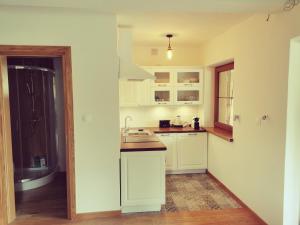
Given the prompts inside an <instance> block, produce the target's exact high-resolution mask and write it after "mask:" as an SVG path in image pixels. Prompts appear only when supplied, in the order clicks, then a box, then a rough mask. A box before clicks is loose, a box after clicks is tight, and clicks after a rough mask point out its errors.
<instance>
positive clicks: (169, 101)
mask: <svg viewBox="0 0 300 225" xmlns="http://www.w3.org/2000/svg"><path fill="white" fill-rule="evenodd" d="M144 69H145V70H147V71H148V72H149V73H151V74H153V76H154V77H155V80H145V81H130V80H120V81H119V94H120V95H119V98H120V106H121V107H135V106H151V105H197V104H202V103H203V81H204V78H203V70H202V69H199V68H198V69H197V68H181V67H180V68H179V67H144Z"/></svg>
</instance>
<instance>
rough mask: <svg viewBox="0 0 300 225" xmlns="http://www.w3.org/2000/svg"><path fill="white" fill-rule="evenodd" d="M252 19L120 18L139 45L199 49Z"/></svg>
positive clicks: (205, 16) (208, 16) (138, 15)
mask: <svg viewBox="0 0 300 225" xmlns="http://www.w3.org/2000/svg"><path fill="white" fill-rule="evenodd" d="M248 17H249V14H244V13H243V14H242V13H235V14H233V13H130V14H121V15H119V16H118V23H119V24H120V25H129V26H132V30H133V39H134V43H135V44H136V45H143V46H161V45H167V42H168V39H167V38H166V37H165V35H166V34H167V33H171V34H174V38H172V41H171V43H172V45H173V46H178V45H180V46H198V45H201V43H202V42H203V41H205V40H208V39H210V38H212V37H215V36H216V35H218V34H220V33H223V32H224V31H226V30H227V29H228V28H230V27H231V26H233V25H235V24H237V23H240V22H241V21H242V20H244V19H246V18H248Z"/></svg>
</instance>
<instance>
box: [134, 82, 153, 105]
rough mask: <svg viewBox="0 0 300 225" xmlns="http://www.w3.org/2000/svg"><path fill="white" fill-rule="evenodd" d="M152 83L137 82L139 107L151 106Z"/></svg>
mask: <svg viewBox="0 0 300 225" xmlns="http://www.w3.org/2000/svg"><path fill="white" fill-rule="evenodd" d="M150 90H151V89H150V81H149V80H145V81H139V82H137V102H138V105H139V106H148V105H151V104H150Z"/></svg>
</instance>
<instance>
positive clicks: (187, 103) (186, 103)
mask: <svg viewBox="0 0 300 225" xmlns="http://www.w3.org/2000/svg"><path fill="white" fill-rule="evenodd" d="M184 104H185V105H191V104H193V102H185V103H184Z"/></svg>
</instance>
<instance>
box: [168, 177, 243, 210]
mask: <svg viewBox="0 0 300 225" xmlns="http://www.w3.org/2000/svg"><path fill="white" fill-rule="evenodd" d="M228 208H241V206H240V205H239V204H238V203H237V202H236V201H235V200H234V199H233V198H231V197H230V196H229V195H228V194H227V193H226V192H225V191H224V190H223V189H222V188H221V187H220V186H219V185H218V184H217V183H216V182H215V181H214V180H213V179H211V178H210V177H209V176H208V175H207V174H184V175H167V177H166V205H165V206H164V207H163V208H162V211H163V212H179V211H199V210H216V209H228Z"/></svg>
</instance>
